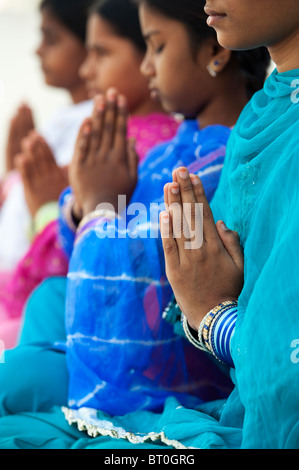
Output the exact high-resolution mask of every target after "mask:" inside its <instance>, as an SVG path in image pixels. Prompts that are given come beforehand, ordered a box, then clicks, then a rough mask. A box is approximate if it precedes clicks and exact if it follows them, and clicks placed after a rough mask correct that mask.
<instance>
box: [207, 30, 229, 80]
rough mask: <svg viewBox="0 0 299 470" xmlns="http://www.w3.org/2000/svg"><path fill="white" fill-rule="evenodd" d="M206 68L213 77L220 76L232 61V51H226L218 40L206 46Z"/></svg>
mask: <svg viewBox="0 0 299 470" xmlns="http://www.w3.org/2000/svg"><path fill="white" fill-rule="evenodd" d="M206 47H207V49H206V67H207V70H208V72H209V74H210V75H211V76H212V77H216V76H217V75H218V74H220V73H221V72H222V71H223V70H224V69H225V67H226V66H227V64H228V63H229V61H230V59H231V54H232V53H231V51H230V50H228V49H224V47H222V46H220V44H218V42H217V41H216V40H214V39H213V40H211V41H209V42H208V43H207V44H206Z"/></svg>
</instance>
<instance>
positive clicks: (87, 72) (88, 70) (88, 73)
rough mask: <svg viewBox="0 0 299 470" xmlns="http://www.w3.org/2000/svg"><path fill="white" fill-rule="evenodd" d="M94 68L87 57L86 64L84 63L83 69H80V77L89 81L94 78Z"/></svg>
mask: <svg viewBox="0 0 299 470" xmlns="http://www.w3.org/2000/svg"><path fill="white" fill-rule="evenodd" d="M93 69H94V68H93V66H92V63H91V60H90V58H89V57H88V55H87V57H86V58H85V60H84V62H83V63H82V65H81V67H80V68H79V75H80V77H81V79H82V80H88V79H90V78H92V76H93Z"/></svg>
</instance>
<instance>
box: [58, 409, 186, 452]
mask: <svg viewBox="0 0 299 470" xmlns="http://www.w3.org/2000/svg"><path fill="white" fill-rule="evenodd" d="M62 411H63V413H64V415H65V418H66V420H67V421H68V423H69V424H70V425H73V424H76V425H77V426H78V429H79V431H85V432H87V434H88V435H89V436H90V437H98V436H109V437H111V438H113V439H126V440H127V441H129V442H130V443H131V444H143V443H145V442H155V441H161V442H163V443H164V444H166V445H167V446H171V447H173V448H175V449H180V450H182V449H190V447H186V446H185V445H184V444H182V443H181V442H179V441H177V440H173V439H168V438H167V436H166V435H165V434H164V432H163V431H161V432H158V433H157V432H150V433H148V434H135V433H132V432H129V431H126V430H125V429H124V428H121V427H115V426H114V424H113V423H112V422H111V421H108V420H104V419H103V420H101V419H98V418H97V416H96V414H97V411H96V410H93V409H91V408H80V410H72V409H70V408H66V407H62Z"/></svg>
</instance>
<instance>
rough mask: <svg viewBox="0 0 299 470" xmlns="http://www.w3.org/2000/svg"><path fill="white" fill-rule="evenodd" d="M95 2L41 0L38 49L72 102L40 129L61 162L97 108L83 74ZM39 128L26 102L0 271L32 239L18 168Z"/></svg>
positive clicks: (10, 147)
mask: <svg viewBox="0 0 299 470" xmlns="http://www.w3.org/2000/svg"><path fill="white" fill-rule="evenodd" d="M90 5H91V0H87V1H85V0H75V1H70V0H61V1H60V0H42V2H41V4H40V14H41V33H42V40H41V43H40V45H39V47H38V49H37V54H38V57H39V59H40V62H41V67H42V71H43V74H44V79H45V83H46V84H47V85H49V86H51V87H55V88H60V89H64V90H66V91H67V93H68V94H69V96H70V101H71V104H70V105H68V106H66V107H65V108H62V109H59V110H58V111H57V112H56V113H55V114H54V116H53V117H52V118H51V119H49V121H48V122H47V123H46V125H45V126H44V127H43V128H42V129H41V130H40V131H39V132H40V133H41V134H42V135H43V137H44V139H45V140H46V142H47V144H48V146H49V147H50V149H51V151H52V153H53V157H54V158H55V161H56V164H57V166H58V167H64V166H66V165H67V164H68V163H69V162H70V160H71V157H72V155H73V150H74V144H75V141H76V136H77V133H78V130H79V128H80V125H81V123H82V120H83V119H84V118H85V117H86V116H88V115H89V114H90V112H91V109H92V103H91V102H90V100H88V95H87V91H86V88H85V84H84V81H83V80H82V79H81V77H80V75H79V68H80V66H81V65H82V63H83V61H84V60H85V58H86V49H85V39H86V22H87V11H88V8H89V6H90ZM35 127H36V125H35V123H34V117H33V112H32V111H31V109H30V108H29V107H28V106H27V105H23V106H21V107H20V109H19V110H18V112H17V113H16V116H15V117H14V118H13V119H12V122H11V126H10V131H9V136H8V144H7V153H6V165H7V170H8V171H9V170H12V171H9V173H8V174H7V176H6V178H5V181H4V187H3V193H4V194H3V196H2V201H3V200H4V202H3V205H2V207H1V211H0V234H1V235H0V242H1V243H0V271H1V272H4V273H5V276H9V274H10V273H11V271H12V270H13V269H14V268H15V266H16V264H17V262H18V261H19V260H20V259H21V258H22V256H24V254H25V253H26V251H27V250H28V248H29V246H30V243H31V237H30V231H31V223H32V217H31V213H30V210H29V208H28V205H27V203H26V199H25V195H24V187H23V183H22V181H21V180H20V175H19V173H18V172H16V171H15V170H16V168H15V157H16V155H17V154H19V153H20V151H21V150H22V147H21V142H22V140H23V139H24V138H25V137H26V136H28V133H29V132H30V131H32V130H33V129H35ZM57 173H58V172H57V171H56V174H57ZM60 180H61V178H59V177H58V181H56V178H52V187H53V190H52V193H53V194H52V197H53V200H54V197H56V200H57V198H58V195H59V191H61V183H60ZM12 181H13V183H12ZM8 188H9V190H8Z"/></svg>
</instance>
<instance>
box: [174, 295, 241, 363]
mask: <svg viewBox="0 0 299 470" xmlns="http://www.w3.org/2000/svg"><path fill="white" fill-rule="evenodd" d="M237 305H238V303H237V302H236V301H234V300H228V301H225V302H222V303H221V304H219V305H217V306H216V307H214V308H213V309H212V310H210V311H209V312H208V313H207V314H206V315H205V317H204V318H203V320H202V321H201V323H200V325H199V328H198V339H196V338H195V337H194V335H193V334H192V333H191V331H190V327H189V325H188V321H187V318H186V316H185V315H184V314H182V325H183V329H184V332H185V335H186V337H187V339H188V340H189V341H190V343H192V344H193V346H195V347H196V348H198V349H200V350H202V351H205V352H208V353H210V354H212V355H213V356H214V357H215V358H216V359H217V360H218V361H220V362H222V363H225V364H228V365H230V366H232V367H233V361H232V358H231V355H230V342H231V338H232V336H233V334H234V328H235V322H236V318H237Z"/></svg>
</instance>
